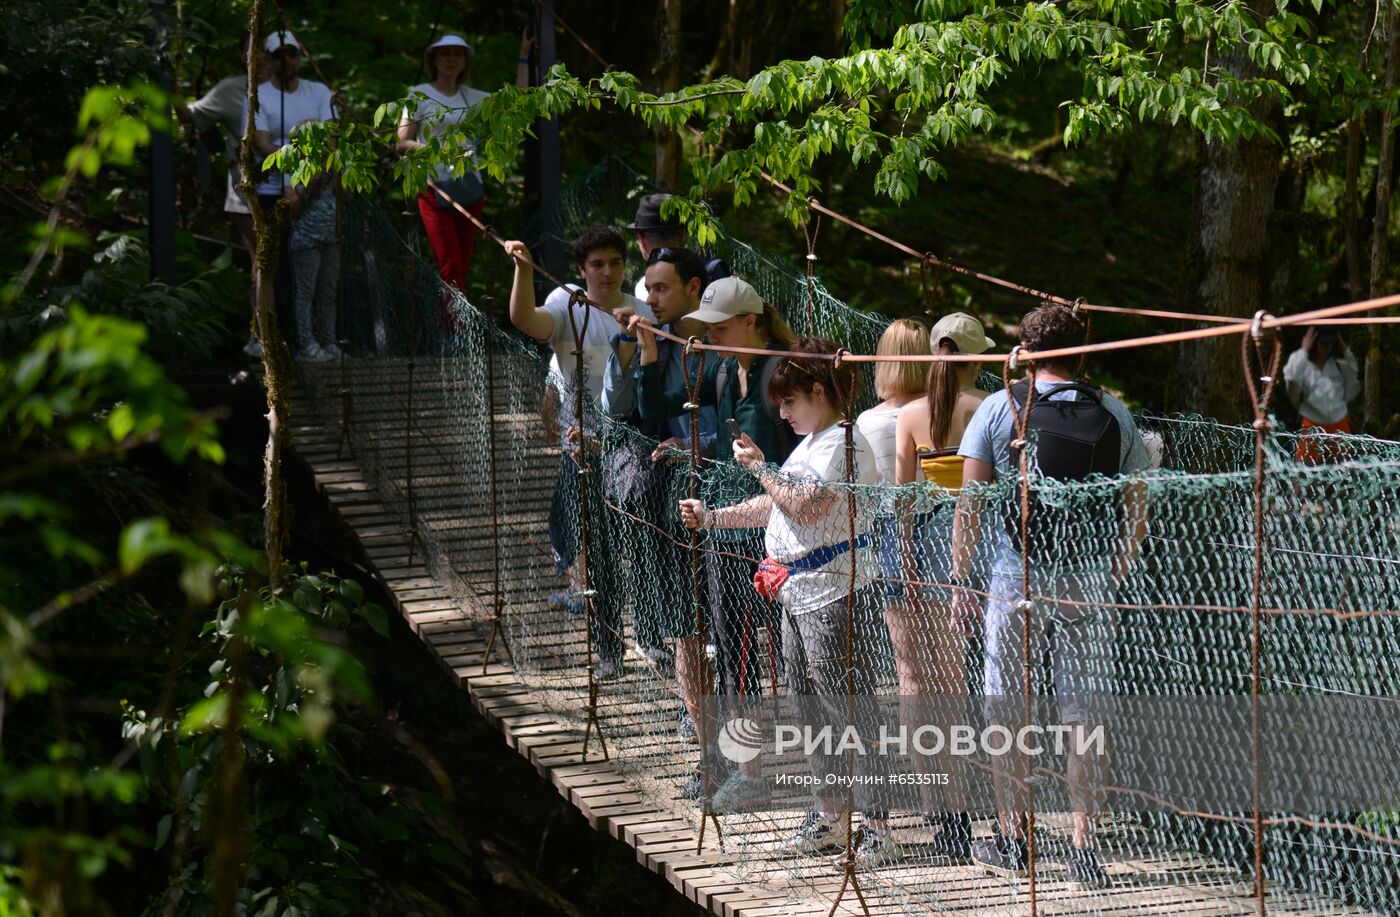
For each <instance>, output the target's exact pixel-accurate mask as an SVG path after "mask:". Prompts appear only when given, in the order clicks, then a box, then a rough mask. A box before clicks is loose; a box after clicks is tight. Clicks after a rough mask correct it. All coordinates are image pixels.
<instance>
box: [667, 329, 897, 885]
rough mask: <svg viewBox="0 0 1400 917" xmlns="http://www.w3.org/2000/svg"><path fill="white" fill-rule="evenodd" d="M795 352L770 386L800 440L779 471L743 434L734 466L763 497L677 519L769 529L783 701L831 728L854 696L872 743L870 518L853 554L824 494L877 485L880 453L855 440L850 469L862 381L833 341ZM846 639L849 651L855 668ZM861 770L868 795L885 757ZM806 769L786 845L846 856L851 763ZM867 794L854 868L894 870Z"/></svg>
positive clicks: (724, 795) (835, 761)
mask: <svg viewBox="0 0 1400 917" xmlns="http://www.w3.org/2000/svg"><path fill="white" fill-rule="evenodd" d="M790 349H791V350H793V351H796V352H799V353H806V354H811V355H812V356H811V357H806V358H803V357H784V358H782V362H781V363H779V364H778V368H777V369H776V370H775V371H774V373H773V377H772V380H771V381H770V382H769V392H770V394H771V396H772V397H773V398H774V399H776V400H777V401H778V404H779V408H780V411H781V414H782V417H783V419H784V420H785V421H787V423H788V424H790V425H791V426H792V430H793V432H794V433H796V434H798V435H799V436H804V437H805V438H804V439H803V440H802V441H801V442H800V443H798V444H797V447H796V448H795V449H793V451H792V454H791V455H789V456H788V458H787V461H785V462H784V463H783V466H782V468H781V469H780V470H777V471H775V470H774V469H773V467H772V466H771V465H768V464H767V463H766V461H765V459H764V455H763V452H762V450H760V449H759V448H758V446H757V445H756V444H755V443H754V441H753V440H752V439H751V438H750V437H749V436H748V434H747V433H745V434H743V435H741V436H740V437H739V438H738V439H736V440H735V441H734V445H733V451H734V459H735V461H737V462H738V463H739V464H741V465H743V466H744V467H745V468H747V469H748V470H749V471H750V472H751V473H752V474H753V475H754V476H755V477H756V478H757V479H758V483H759V484H760V485H761V486H762V488H763V492H762V493H760V494H758V495H757V496H754V497H750V498H748V499H747V500H744V501H743V502H741V503H736V504H734V505H732V506H724V507H715V508H710V507H706V506H705V504H704V503H703V502H702V501H700V500H682V501H680V509H681V518H682V521H683V522H684V523H685V525H686V527H687V528H691V529H699V528H736V527H738V528H748V527H752V526H756V525H764V526H766V527H767V528H766V531H765V532H764V543H765V548H766V550H767V551H768V555H769V556H768V559H767V560H765V561H764V564H763V565H762V566H761V567H760V573H759V577H756V578H755V586H758V585H759V579H760V578H766V580H767V582H766V583H765V588H767V589H769V590H770V592H771V591H773V590H774V589H776V596H777V598H778V601H779V603H780V605H781V607H782V628H783V634H782V646H783V656H784V657H785V660H786V667H785V671H786V680H787V693H788V695H789V696H790V697H816V698H820V699H821V707H822V711H823V713H824V715H825V716H827V717H829V718H830V720H829V721H830V722H832V723H840V722H844V721H845V718H846V716H847V711H848V708H847V703H848V690H849V692H850V693H849V697H852V698H857V699H858V702H857V703H856V706H855V710H856V721H855V724H854V725H856V726H857V728H858V729H860V730H861V733H862V737H863V738H865V739H866V741H870V742H873V741H874V738H875V729H874V717H873V713H874V711H873V707H872V706H871V703H860V702H859V700H860V699H864V700H867V701H870V702H872V703H873V695H874V693H875V677H874V672H873V668H872V666H871V662H872V660H873V655H874V644H875V643H876V642H877V641H876V639H875V637H876V633H875V630H876V628H877V627H878V624H877V622H878V620H879V618H878V612H877V607H878V603H879V598H878V596H877V594H876V591H875V590H874V589H873V588H872V587H871V586H870V585H869V583H870V580H871V578H872V577H874V576H876V575H878V567H877V566H876V563H875V560H874V558H873V552H872V551H870V550H869V541H870V529H871V525H872V523H873V521H874V518H873V517H874V507H873V506H871V505H869V501H867V500H864V499H857V501H856V519H855V525H854V528H855V538H856V541H855V544H852V543H851V541H850V539H851V522H850V520H849V518H848V517H847V510H846V507H847V495H846V494H845V493H843V492H841V490H839V489H837V488H832V487H828V486H824V485H828V484H844V483H845V482H847V481H848V480H849V481H852V482H854V483H855V484H857V485H873V484H876V483H878V482H879V473H878V472H877V471H876V469H875V461H874V452H873V450H872V449H871V446H870V443H868V442H866V439H865V436H864V435H863V434H862V433H861V432H860V431H859V430H852V431H851V438H852V443H853V445H854V463H855V467H854V468H849V469H848V467H847V461H846V428H845V427H843V426H842V424H841V418H842V416H843V411H842V405H843V404H844V403H845V401H846V399H852V400H853V399H854V398H855V397H856V394H857V393H856V388H857V386H858V382H859V377H858V376H857V375H856V373H855V371H854V370H853V369H852V368H851V367H850V366H849V365H846V366H842V367H839V368H838V367H837V366H835V365H834V363H833V362H832V361H831V360H830V359H826V358H825V357H826V356H827V355H830V354H834V353H836V352H837V346H836V344H835V343H833V342H832V341H828V340H824V339H822V338H798V339H797V341H796V342H794V343H793V344H792V345H791V347H790ZM848 472H849V473H848ZM853 552H854V553H853ZM853 563H854V564H855V567H856V570H855V573H856V577H857V578H858V579H861V580H864V581H865V584H864V585H862V586H859V587H858V588H857V591H856V594H855V598H854V602H855V604H854V619H853V621H852V622H851V624H852V627H853V628H854V632H851V630H850V629H849V628H848V627H847V624H848V613H849V611H850V609H848V602H850V601H851V599H850V596H849V589H850V583H851V572H852V571H851V567H852V564H853ZM765 568H766V571H767V572H766V573H765ZM784 571H786V574H785V575H784ZM774 574H777V580H778V581H777V582H774ZM848 633H849V634H850V637H851V640H852V641H853V645H854V648H853V652H852V655H851V660H850V664H849V665H848V664H847V635H848ZM848 679H849V685H848ZM854 759H855V761H856V763H857V766H858V767H859V768H861V769H862V773H863V775H864V776H867V777H870V778H871V780H870V782H869V784H862V785H873V786H879V785H880V784H881V782H882V779H883V778H882V777H881V774H880V772H879V770H878V769H879V768H880V767H881V766H882V761H883V757H882V756H881V755H878V754H873V753H872V754H865V755H856V756H854ZM810 765H811V769H812V776H813V778H814V779H815V780H816V781H817V783H816V784H815V785H816V786H817V787H818V789H817V791H816V796H817V799H816V802H817V809H816V810H815V811H813V812H811V813H809V814H808V816H807V818H806V819H805V820H804V821H803V823H802V825H801V826H800V827H799V828H798V829H797V831H796V833H795V834H794V835H793V836H792V838H791V840H790V841H789V844H790V846H792V847H793V848H795V849H797V850H800V851H803V852H808V853H814V852H819V851H822V850H828V849H832V848H843V847H845V846H846V845H847V843H848V841H849V838H848V836H847V834H846V824H847V821H846V816H845V812H846V801H845V793H844V792H843V791H842V790H841V789H840V788H839V787H836V786H834V785H833V784H831V783H828V782H827V777H828V776H829V775H831V774H840V773H844V771H843V768H844V766H845V764H844V760H843V759H842V758H841V756H828V755H823V754H815V755H812V756H811V757H810ZM766 791H767V786H766V784H764V783H763V782H762V780H761V779H756V778H754V777H753V776H751V775H749V774H745V773H744V772H743V771H738V772H736V773H735V774H734V775H733V776H731V777H730V778H729V779H728V780H727V781H726V782H725V783H724V784H723V785H722V786H721V787H720V788H719V790H717V791H716V792H715V795H714V799H713V804H714V808H715V810H716V811H745V810H748V809H752V808H754V807H757V806H761V805H762V804H763V803H764V801H765V799H766V796H767V792H766ZM873 792H874V793H875V794H876V798H878V797H879V796H880V795H881V793H880V791H878V790H876V791H873ZM861 795H863V796H864V802H865V805H864V806H863V808H864V809H865V811H864V814H863V816H862V820H861V826H862V829H863V835H862V839H861V842H860V846H859V848H858V849H857V851H856V857H857V859H858V860H859V861H860V862H861V863H862V864H863V865H865V866H867V867H874V866H879V865H882V864H885V863H889V862H892V861H893V860H896V859H898V858H899V857H900V856H901V851H900V849H899V845H898V844H896V843H895V841H894V838H893V837H892V836H891V834H890V831H889V825H888V811H887V809H886V808H885V807H884V806H882V805H881V804H880V803H879V802H872V801H871V796H870V795H868V794H865V793H864V792H863V791H861Z"/></svg>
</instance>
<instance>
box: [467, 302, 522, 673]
mask: <svg viewBox="0 0 1400 917" xmlns="http://www.w3.org/2000/svg"><path fill="white" fill-rule="evenodd" d="M495 302H496V300H495V297H494V296H491V295H490V294H489V293H488V294H486V295H484V296H483V297H482V304H483V305H484V306H485V307H486V310H487V312H488V314H489V313H492V312H494V311H495ZM461 327H462V326H458V328H459V329H460V328H461ZM483 339H484V343H485V349H486V408H485V410H484V411H483V414H482V416H483V418H484V419H485V423H486V449H487V453H486V454H487V467H488V468H489V470H490V477H491V584H492V597H493V599H492V615H491V637H490V639H489V640H488V641H487V643H486V652H485V653H483V654H482V657H481V674H482V675H485V674H486V667H487V665H489V664H490V662H491V651H492V650H493V649H494V648H495V646H496V641H497V640H500V641H501V646H502V647H503V648H504V649H505V651H506V658H507V659H508V660H509V661H510V664H511V666H512V667H514V666H515V659H514V658H513V656H512V654H511V651H510V642H509V641H508V640H506V638H505V634H504V633H503V630H502V625H503V621H502V618H503V615H504V612H505V597H504V596H503V595H502V592H501V500H500V472H499V469H498V468H497V465H496V360H495V354H496V348H495V347H493V346H492V342H491V339H490V332H484V333H483Z"/></svg>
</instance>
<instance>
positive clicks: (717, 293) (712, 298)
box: [686, 277, 763, 324]
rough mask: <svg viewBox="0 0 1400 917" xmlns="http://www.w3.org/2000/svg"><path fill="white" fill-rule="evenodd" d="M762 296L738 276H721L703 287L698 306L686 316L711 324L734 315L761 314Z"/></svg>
mask: <svg viewBox="0 0 1400 917" xmlns="http://www.w3.org/2000/svg"><path fill="white" fill-rule="evenodd" d="M762 314H763V297H762V296H759V295H758V291H757V290H755V289H754V288H753V287H751V286H749V285H748V284H747V283H745V282H744V281H742V280H740V279H739V278H738V277H722V278H720V279H719V280H716V281H715V282H714V283H712V284H710V285H709V286H707V287H705V293H704V295H703V296H701V297H700V308H698V309H696V310H695V311H694V312H692V313H690V314H689V315H687V316H686V318H693V319H695V320H696V321H697V322H705V323H706V324H713V323H715V322H722V321H726V320H728V319H731V318H733V317H734V316H736V315H762Z"/></svg>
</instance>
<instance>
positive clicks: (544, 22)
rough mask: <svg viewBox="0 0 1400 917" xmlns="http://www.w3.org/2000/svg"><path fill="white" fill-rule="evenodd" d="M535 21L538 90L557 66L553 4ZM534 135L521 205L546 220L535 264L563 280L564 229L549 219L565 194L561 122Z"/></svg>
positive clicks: (544, 3)
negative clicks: (542, 266) (546, 75)
mask: <svg viewBox="0 0 1400 917" xmlns="http://www.w3.org/2000/svg"><path fill="white" fill-rule="evenodd" d="M532 17H533V19H534V25H535V46H534V49H533V50H532V52H531V55H530V57H531V61H530V62H531V67H530V85H532V86H539V85H540V84H541V83H543V81H544V75H545V74H546V73H548V72H549V68H550V67H553V66H554V64H555V41H554V32H555V19H554V0H539V2H538V3H537V4H536V5H535V6H534V8H533V11H532ZM533 133H534V135H535V137H537V138H538V139H537V140H527V141H526V143H525V198H524V201H523V202H522V203H523V204H524V209H525V211H526V212H528V211H530V210H537V211H538V212H539V213H540V214H541V216H542V218H543V220H542V223H541V226H540V229H541V238H540V242H539V250H538V251H537V252H535V261H536V263H538V264H542V265H544V267H545V268H546V269H547V270H548V271H549V272H550V273H551V274H554V275H555V276H556V277H557V276H562V275H563V273H564V271H565V268H566V265H565V263H564V260H565V259H564V245H563V242H562V240H561V239H560V238H559V236H560V233H561V232H562V227H560V226H558V225H555V224H556V223H557V222H558V221H557V219H555V220H551V219H550V214H551V213H553V211H552V210H551V208H552V207H555V206H556V205H557V204H558V202H559V199H560V197H561V196H562V194H563V177H562V175H561V168H562V166H561V164H560V163H561V160H560V144H559V121H558V120H557V119H552V120H545V119H540V120H537V121H536V122H535V124H534V129H533Z"/></svg>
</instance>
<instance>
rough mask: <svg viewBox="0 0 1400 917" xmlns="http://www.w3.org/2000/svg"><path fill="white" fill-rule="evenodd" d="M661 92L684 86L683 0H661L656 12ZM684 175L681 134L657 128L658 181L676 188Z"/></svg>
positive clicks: (658, 80)
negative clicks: (682, 47)
mask: <svg viewBox="0 0 1400 917" xmlns="http://www.w3.org/2000/svg"><path fill="white" fill-rule="evenodd" d="M655 73H656V76H657V78H658V79H657V82H658V84H659V86H660V90H661V92H675V91H676V90H677V89H680V88H681V0H661V7H660V8H659V9H658V10H657V13H656V70H655ZM680 179H681V138H680V134H678V133H677V132H676V131H673V130H671V129H670V128H667V127H663V126H658V127H657V128H656V183H657V184H658V185H660V186H661V187H663V188H670V189H672V190H675V189H677V188H679V187H680Z"/></svg>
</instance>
